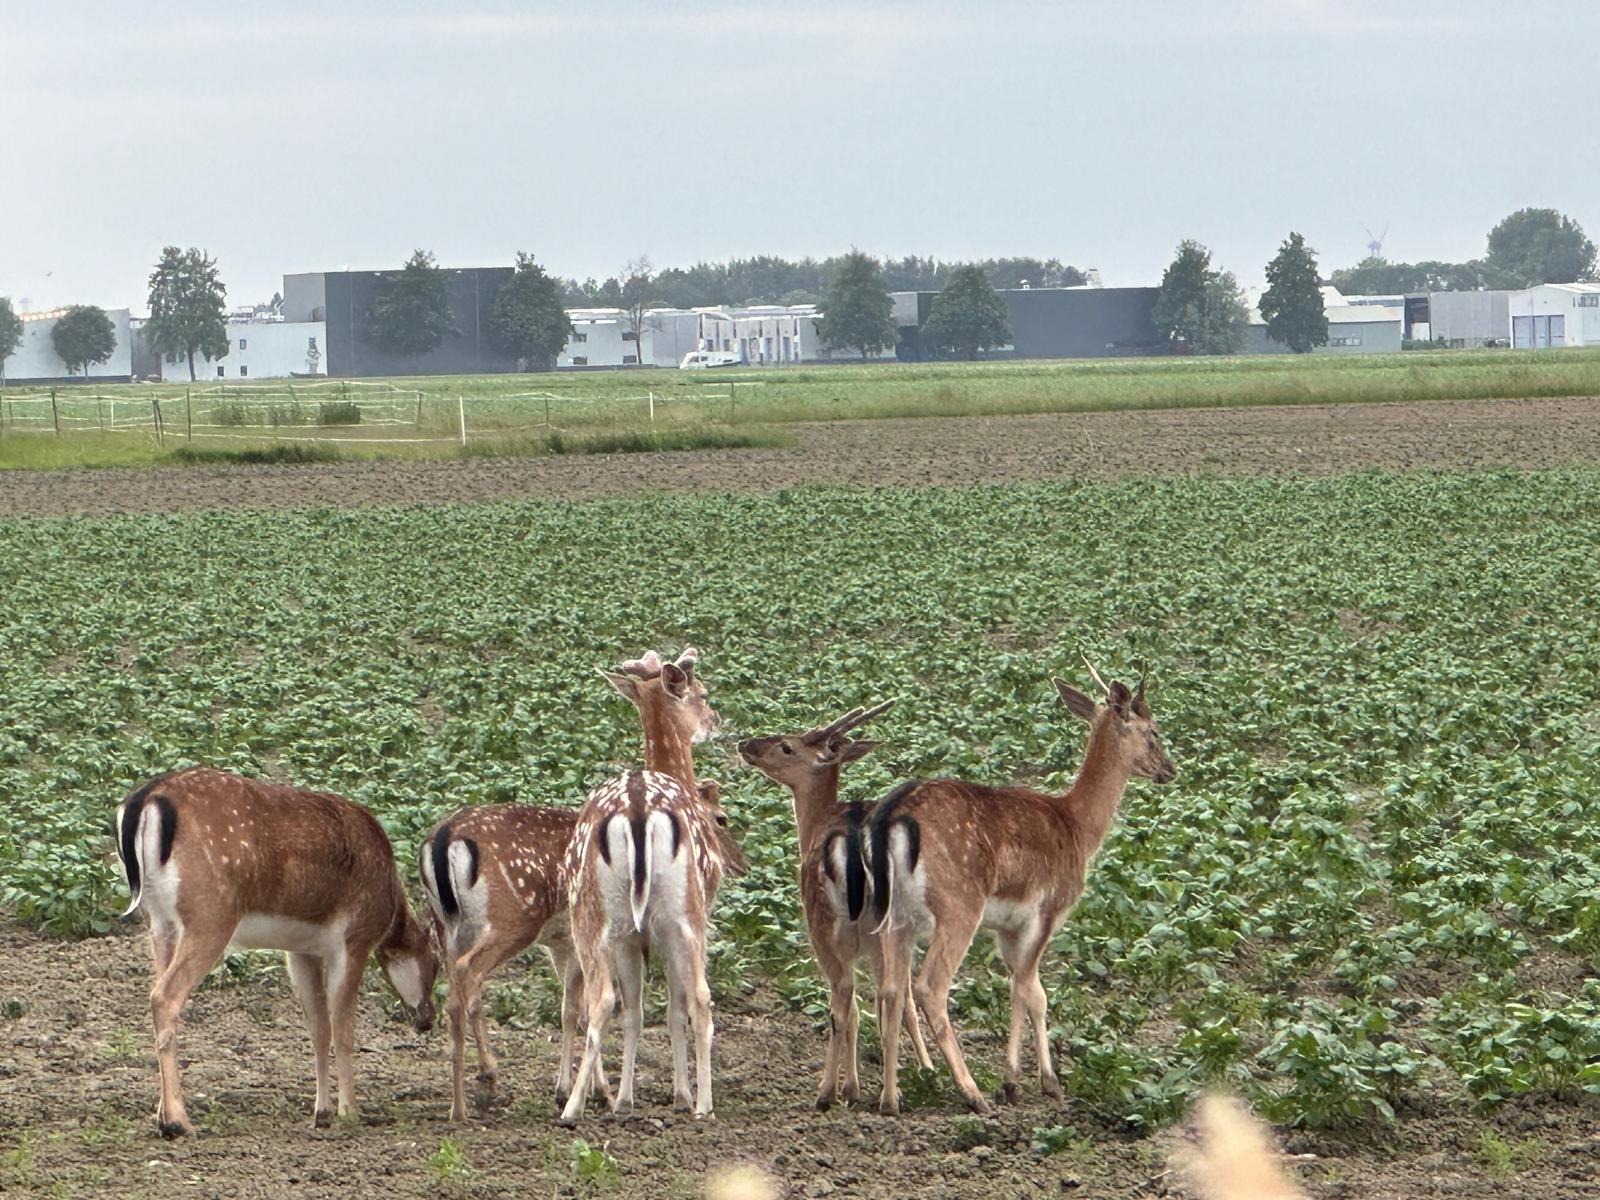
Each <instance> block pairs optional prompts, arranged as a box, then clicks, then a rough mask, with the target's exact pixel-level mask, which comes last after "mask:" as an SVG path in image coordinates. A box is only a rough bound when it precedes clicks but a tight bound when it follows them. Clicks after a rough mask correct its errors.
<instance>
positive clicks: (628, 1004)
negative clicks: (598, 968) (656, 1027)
mask: <svg viewBox="0 0 1600 1200" xmlns="http://www.w3.org/2000/svg"><path fill="white" fill-rule="evenodd" d="M611 962H612V966H613V967H614V968H615V970H616V979H617V995H618V996H619V997H620V998H621V1000H622V1069H621V1072H620V1074H619V1075H618V1077H617V1098H616V1100H615V1101H613V1102H612V1105H611V1111H612V1112H616V1113H631V1112H632V1111H633V1068H634V1063H635V1060H636V1059H637V1057H638V1054H639V1031H640V1030H641V1029H643V1028H644V951H643V949H642V947H640V946H639V945H638V944H637V943H636V942H633V941H631V940H630V941H627V942H623V943H621V944H619V945H618V946H617V947H616V950H615V953H613V954H612V956H611Z"/></svg>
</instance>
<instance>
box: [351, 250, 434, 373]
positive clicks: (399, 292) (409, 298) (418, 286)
mask: <svg viewBox="0 0 1600 1200" xmlns="http://www.w3.org/2000/svg"><path fill="white" fill-rule="evenodd" d="M450 316H451V314H450V285H449V281H448V280H447V279H446V278H445V273H444V272H443V271H442V270H440V269H439V267H438V265H437V264H436V263H435V262H434V261H433V255H432V254H430V253H429V252H428V251H426V250H417V251H415V252H414V253H413V254H412V255H411V257H410V258H408V259H406V265H405V266H404V267H402V268H401V269H400V270H399V271H398V272H395V273H393V274H390V275H387V276H385V277H384V280H383V284H382V288H381V290H380V291H379V293H378V298H377V299H376V300H375V301H373V304H372V311H371V313H370V316H369V322H370V328H371V330H372V340H373V341H374V342H376V343H377V344H378V346H379V347H380V348H381V349H384V350H387V351H388V352H389V353H391V354H398V355H400V356H401V357H403V358H417V357H420V356H421V355H424V354H431V353H432V352H433V351H435V350H437V349H438V348H439V346H440V345H441V344H442V343H443V342H444V339H445V338H447V337H449V336H450V335H451V334H453V333H455V331H456V330H455V326H454V325H452V324H451V323H450Z"/></svg>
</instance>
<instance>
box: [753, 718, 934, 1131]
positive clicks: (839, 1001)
mask: <svg viewBox="0 0 1600 1200" xmlns="http://www.w3.org/2000/svg"><path fill="white" fill-rule="evenodd" d="M893 704H894V701H893V700H885V701H884V702H883V703H882V704H879V705H877V706H875V707H874V708H871V709H861V708H855V709H851V710H850V711H849V712H847V713H845V715H844V716H842V717H840V718H839V719H838V720H836V721H834V722H832V723H831V724H828V725H820V726H818V727H817V728H815V729H812V730H810V731H809V732H806V733H800V734H793V735H788V736H782V735H780V736H773V737H763V738H751V739H749V740H748V741H744V742H740V743H739V754H740V755H741V756H742V757H743V758H744V760H745V762H747V763H749V764H750V765H751V766H752V767H755V768H756V769H757V770H759V771H760V772H761V773H762V774H763V775H765V776H766V777H767V778H768V779H771V780H772V781H773V782H774V783H781V784H783V785H784V786H785V787H787V788H788V789H789V790H790V792H791V793H792V794H793V797H794V821H795V829H796V832H797V833H798V835H799V842H800V900H801V904H802V906H803V907H804V909H805V914H806V931H807V932H808V933H809V934H810V936H811V949H812V951H813V952H814V953H815V954H816V956H817V965H818V966H819V967H821V968H822V973H823V975H824V976H825V977H826V978H827V981H828V991H829V994H830V1000H829V1005H828V1050H827V1053H826V1054H825V1055H824V1057H823V1060H822V1087H821V1089H820V1090H819V1091H818V1093H817V1107H818V1108H819V1109H822V1110H823V1111H826V1110H827V1109H828V1108H830V1107H831V1106H832V1104H833V1101H834V1098H835V1097H836V1096H837V1095H838V1094H839V1093H840V1092H841V1091H842V1092H843V1093H844V1097H845V1099H846V1100H850V1101H856V1100H859V1099H860V1098H861V1081H860V1077H859V1075H858V1073H857V1058H856V1035H857V1032H858V1030H859V1028H860V1014H859V1012H858V1011H857V1010H856V963H857V962H859V961H860V960H861V959H863V958H865V959H867V960H868V963H869V965H870V967H871V970H872V975H873V978H874V979H881V978H882V977H883V963H882V959H881V957H880V948H879V942H878V937H877V935H876V934H875V933H874V932H873V925H874V924H876V922H865V921H863V920H862V911H863V909H864V907H865V905H866V901H867V878H866V855H865V854H864V853H863V849H864V847H863V845H862V834H863V830H864V828H865V826H866V820H867V815H868V813H869V811H870V810H869V809H868V808H867V806H866V805H863V804H859V803H857V804H849V805H845V806H841V805H840V804H839V774H840V772H841V771H843V770H844V768H845V767H846V766H847V765H849V764H850V763H853V762H855V761H856V759H858V758H862V757H864V756H865V755H866V754H868V753H869V752H870V751H871V750H872V749H873V748H874V747H875V746H877V745H878V743H877V742H869V741H864V740H860V739H856V738H846V737H845V734H847V733H849V732H850V731H851V730H852V729H855V728H857V727H858V726H860V725H864V724H865V723H866V722H868V721H870V720H871V719H872V718H873V717H876V716H878V715H879V714H880V713H882V712H885V711H886V710H888V709H889V708H890V707H891V706H892V705H893ZM905 949H906V950H907V952H909V951H910V949H911V947H910V943H909V941H907V942H906V943H905ZM908 969H909V968H908ZM901 1010H902V1012H903V1013H904V1019H905V1027H906V1032H907V1033H908V1034H909V1035H910V1036H911V1044H912V1046H913V1047H914V1048H915V1050H916V1052H917V1058H918V1060H919V1061H920V1062H921V1063H922V1065H923V1066H924V1067H931V1066H933V1060H932V1059H930V1058H929V1057H928V1048H927V1046H925V1045H924V1044H923V1041H922V1029H921V1027H920V1026H919V1025H918V1024H917V1017H916V1010H915V1009H914V1008H912V1007H911V1006H910V1005H902V1006H901ZM878 1018H879V1020H880V1022H881V1021H882V1020H883V1019H884V1018H883V1013H882V1012H881V1011H880V1012H879V1014H878Z"/></svg>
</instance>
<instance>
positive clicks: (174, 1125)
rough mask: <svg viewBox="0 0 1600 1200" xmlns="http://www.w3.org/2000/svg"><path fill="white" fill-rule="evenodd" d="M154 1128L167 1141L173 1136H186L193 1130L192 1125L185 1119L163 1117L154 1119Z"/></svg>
mask: <svg viewBox="0 0 1600 1200" xmlns="http://www.w3.org/2000/svg"><path fill="white" fill-rule="evenodd" d="M156 1129H158V1130H159V1131H160V1133H161V1136H162V1137H164V1138H166V1139H167V1140H168V1141H171V1140H172V1139H173V1138H181V1137H188V1136H189V1135H190V1134H191V1133H193V1132H194V1126H193V1125H191V1124H189V1122H187V1121H168V1120H166V1119H165V1118H160V1119H158V1120H157V1121H156Z"/></svg>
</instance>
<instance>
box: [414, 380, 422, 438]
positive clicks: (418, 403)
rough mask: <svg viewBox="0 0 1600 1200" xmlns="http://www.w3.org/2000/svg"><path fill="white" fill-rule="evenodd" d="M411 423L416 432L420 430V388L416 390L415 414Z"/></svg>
mask: <svg viewBox="0 0 1600 1200" xmlns="http://www.w3.org/2000/svg"><path fill="white" fill-rule="evenodd" d="M412 425H414V426H415V427H416V430H417V432H418V433H421V432H422V390H421V389H420V388H419V389H418V390H417V416H416V419H415V420H414V421H412Z"/></svg>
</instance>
